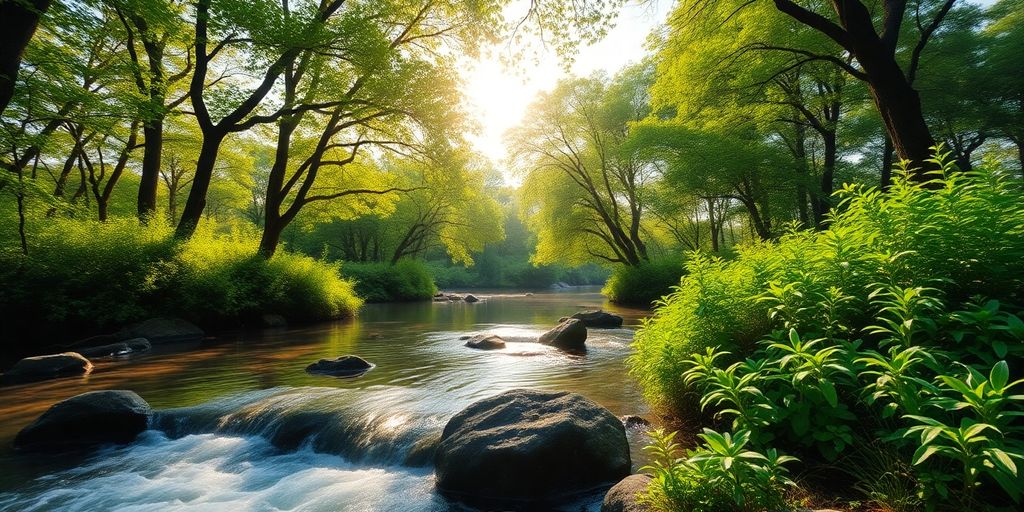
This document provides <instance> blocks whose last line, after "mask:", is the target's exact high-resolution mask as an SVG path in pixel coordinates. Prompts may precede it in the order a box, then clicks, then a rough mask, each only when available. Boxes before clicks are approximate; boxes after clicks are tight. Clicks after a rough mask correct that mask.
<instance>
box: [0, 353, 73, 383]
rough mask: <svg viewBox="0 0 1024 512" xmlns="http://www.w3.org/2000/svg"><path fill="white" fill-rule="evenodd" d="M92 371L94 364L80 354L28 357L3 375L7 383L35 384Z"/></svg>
mask: <svg viewBox="0 0 1024 512" xmlns="http://www.w3.org/2000/svg"><path fill="white" fill-rule="evenodd" d="M91 371H92V363H91V362H89V360H88V359H86V358H85V357H82V355H81V354H79V353H78V352H64V353H62V354H47V355H44V356H34V357H26V358H25V359H22V360H21V361H18V362H17V363H14V366H12V367H11V369H10V370H7V372H6V373H4V375H3V380H4V382H5V383H20V382H35V381H40V380H46V379H53V378H56V377H62V376H66V375H80V374H83V373H89V372H91Z"/></svg>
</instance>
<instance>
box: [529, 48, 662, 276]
mask: <svg viewBox="0 0 1024 512" xmlns="http://www.w3.org/2000/svg"><path fill="white" fill-rule="evenodd" d="M649 74H650V70H649V68H648V67H646V66H636V67H633V68H631V69H628V70H626V71H625V72H623V73H622V74H621V75H620V76H618V77H616V78H615V79H614V80H609V79H607V78H605V77H602V76H600V75H598V76H595V77H591V78H585V79H574V80H568V81H564V82H562V83H560V84H559V85H558V86H556V87H555V89H554V90H553V91H552V92H550V93H547V94H542V95H541V97H540V98H539V99H538V100H537V101H536V102H535V103H534V104H533V105H532V107H531V111H530V113H529V115H528V117H527V118H526V120H525V121H524V123H523V124H522V125H521V126H520V127H518V128H517V129H515V130H514V131H513V132H511V133H510V137H509V142H510V144H512V146H513V152H512V155H511V159H512V161H516V162H518V165H519V167H520V168H519V170H518V171H519V172H520V173H522V175H523V176H524V184H523V192H522V196H521V197H522V201H523V202H522V208H523V211H524V213H525V216H526V217H527V218H528V219H530V223H531V224H532V225H533V226H534V227H535V228H537V229H538V238H539V241H538V246H537V253H536V256H535V261H536V262H538V263H551V262H556V261H563V262H567V263H584V262H587V261H597V262H604V263H617V264H624V265H639V264H641V263H643V262H645V261H647V260H648V258H649V255H648V249H647V241H645V239H644V238H645V236H644V230H643V219H644V211H645V210H646V208H647V205H646V198H645V187H646V186H647V185H648V184H649V183H650V182H652V181H653V179H654V176H653V175H652V174H653V172H654V171H656V169H655V168H654V167H652V166H649V165H645V163H644V162H643V161H641V160H639V159H638V158H635V157H634V156H633V155H632V154H629V153H628V152H624V151H622V150H621V146H622V144H623V142H624V141H625V140H626V137H627V135H628V127H629V124H630V123H631V122H635V121H639V120H641V119H643V118H644V117H646V116H647V115H648V112H649V109H648V102H647V93H646V90H647V86H648V84H649V80H650V77H649Z"/></svg>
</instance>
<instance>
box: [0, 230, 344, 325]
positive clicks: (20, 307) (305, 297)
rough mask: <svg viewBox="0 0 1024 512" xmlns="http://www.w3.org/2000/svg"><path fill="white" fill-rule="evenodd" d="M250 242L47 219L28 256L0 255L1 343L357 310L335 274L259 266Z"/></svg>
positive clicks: (242, 236)
mask: <svg viewBox="0 0 1024 512" xmlns="http://www.w3.org/2000/svg"><path fill="white" fill-rule="evenodd" d="M257 241H258V239H257V238H256V237H255V235H254V234H252V233H243V232H240V231H236V232H232V233H229V234H215V233H214V230H213V228H207V229H202V230H200V231H198V232H197V233H196V235H195V236H194V237H193V238H192V239H191V240H189V241H188V242H185V243H179V242H176V241H175V240H174V239H173V238H172V237H171V232H170V230H169V229H168V228H165V227H156V226H154V227H146V228H144V227H141V226H140V225H139V223H138V221H137V220H135V219H114V220H110V221H108V222H105V223H100V222H95V221H85V220H75V219H59V218H54V219H47V220H46V222H45V223H41V224H40V225H39V226H38V227H37V228H36V229H35V230H34V231H33V233H32V236H31V237H30V238H29V243H30V246H29V256H24V255H22V254H21V253H20V251H18V250H16V249H17V245H14V244H10V243H8V244H4V247H5V250H4V251H3V252H0V283H2V290H0V308H2V311H3V312H4V317H5V318H4V322H3V323H4V327H3V328H4V331H5V333H4V334H5V336H4V337H5V338H7V339H11V338H13V336H14V335H15V334H19V335H23V336H24V335H25V334H26V333H37V334H38V335H40V336H43V335H56V336H61V335H63V334H64V333H65V332H66V333H68V334H69V335H76V333H78V334H79V335H80V334H81V333H82V332H97V331H102V330H109V329H113V328H117V327H120V326H121V325H123V324H125V323H128V322H131V321H135V320H139V319H142V318H145V317H148V316H155V315H174V316H180V317H183V318H186V319H189V320H192V321H195V322H198V323H201V324H228V325H234V324H239V323H245V322H247V321H249V320H252V319H254V318H256V317H257V316H258V315H259V314H260V313H277V314H281V315H284V316H285V317H286V318H289V319H291V320H314V319H325V318H334V317H340V316H350V315H353V314H354V313H355V312H356V310H357V309H358V308H359V305H360V300H359V299H358V298H357V297H356V296H355V294H354V292H353V289H352V284H351V283H349V282H348V281H345V280H343V279H342V278H341V276H340V274H339V273H338V269H337V267H335V266H333V265H330V264H326V263H322V262H318V261H316V260H314V259H312V258H309V257H305V256H299V255H294V254H290V253H288V252H286V251H279V253H278V254H277V255H276V256H275V257H274V258H273V259H271V260H269V261H267V260H265V259H263V258H261V257H259V256H256V255H255V253H256V251H255V250H256V244H257ZM56 326H59V327H60V328H61V329H62V330H63V332H58V331H56V330H53V329H51V327H56ZM54 341H56V340H50V342H51V343H52V342H54Z"/></svg>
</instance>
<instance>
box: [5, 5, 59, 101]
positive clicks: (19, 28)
mask: <svg viewBox="0 0 1024 512" xmlns="http://www.w3.org/2000/svg"><path fill="white" fill-rule="evenodd" d="M51 2H52V0H0V115H3V113H4V110H5V109H6V108H7V104H8V103H10V102H11V98H12V97H13V96H14V84H15V83H16V82H17V81H18V70H19V68H20V67H21V57H22V53H23V52H24V51H25V47H27V46H28V43H29V41H30V40H31V39H32V36H33V35H34V34H35V33H36V27H37V26H38V25H39V18H40V17H42V15H43V14H45V13H46V11H47V9H49V8H50V3H51Z"/></svg>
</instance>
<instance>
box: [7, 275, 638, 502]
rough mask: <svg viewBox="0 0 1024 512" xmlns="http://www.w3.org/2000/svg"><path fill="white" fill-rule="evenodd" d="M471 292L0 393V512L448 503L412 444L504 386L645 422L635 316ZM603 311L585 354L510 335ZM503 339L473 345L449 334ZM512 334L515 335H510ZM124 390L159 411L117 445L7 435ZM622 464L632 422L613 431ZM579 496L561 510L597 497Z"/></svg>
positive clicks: (178, 349)
mask: <svg viewBox="0 0 1024 512" xmlns="http://www.w3.org/2000/svg"><path fill="white" fill-rule="evenodd" d="M482 296H484V297H487V298H486V299H485V300H484V301H483V302H480V303H476V304H466V303H461V302H459V303H409V304H371V305H367V306H365V307H364V308H363V310H362V311H361V313H360V316H359V318H358V319H356V320H354V321H350V322H333V323H326V324H318V325H313V326H303V327H299V328H295V329H278V330H265V331H257V332H246V333H234V334H226V335H221V336H218V338H217V339H215V340H212V341H210V340H208V341H206V342H204V343H202V344H192V345H161V346H157V347H155V348H154V349H153V350H152V351H149V352H146V353H143V354H139V355H135V356H132V357H127V358H122V359H105V360H104V359H99V360H96V361H94V364H95V369H94V371H93V372H92V373H91V374H89V375H86V376H84V377H76V378H64V379H58V380H53V381H48V382H42V383H35V384H27V385H20V386H9V387H4V388H0V397H2V400H0V510H19V511H37V510H38V511H41V510H69V511H79V510H80V511H100V510H130V511H150V510H152V511H156V510H159V511H165V510H177V509H187V510H210V511H235V510H253V511H273V510H302V511H318V510H324V511H328V510H329V511H337V510H345V511H349V510H350V511H410V512H412V511H461V510H473V509H469V508H466V507H464V506H463V505H460V504H458V503H451V502H449V501H448V500H446V499H445V498H443V497H441V496H439V495H437V493H436V492H435V491H434V488H433V486H434V482H433V472H432V468H431V467H430V465H429V459H428V458H426V459H425V458H424V457H422V456H421V455H422V453H421V452H420V451H419V449H420V448H422V446H424V445H425V444H428V441H429V440H431V439H434V438H436V436H437V435H438V434H439V432H440V431H441V429H442V428H443V427H444V424H445V422H446V421H447V419H448V418H449V417H451V416H452V415H454V414H455V413H456V412H458V411H459V410H461V409H462V408H464V407H465V406H467V405H469V404H470V403H472V402H473V401H475V400H478V399H480V398H483V397H487V396H491V395H495V394H497V393H500V392H503V391H506V390H509V389H515V388H535V389H548V390H566V391H574V392H578V393H581V394H583V395H585V396H587V397H588V398H590V399H592V400H594V401H596V402H598V403H600V404H601V405H604V406H605V407H607V408H608V409H610V410H611V411H612V412H613V413H615V414H616V415H625V414H639V415H642V416H644V417H647V418H649V419H652V420H653V419H654V418H652V417H651V414H650V412H649V411H648V410H647V407H646V405H645V404H644V402H643V399H642V397H641V395H640V393H639V391H638V389H637V387H636V385H635V384H634V382H633V381H632V380H631V378H630V377H629V376H628V375H627V373H626V367H625V365H624V360H625V358H626V357H627V356H628V355H629V353H630V347H629V343H630V341H631V339H632V337H633V329H634V328H635V327H636V326H637V325H638V323H639V322H640V319H641V318H642V316H643V315H644V314H645V312H643V311H639V310H630V309H623V308H617V307H614V306H611V305H609V304H606V303H605V301H604V299H603V297H602V296H601V295H600V294H599V293H597V292H596V290H584V291H579V290H577V291H572V292H545V293H536V294H534V295H530V296H527V295H525V294H504V295H503V294H494V295H489V294H486V293H485V294H482ZM595 307H603V308H605V309H606V310H611V311H614V312H616V313H618V314H620V315H622V316H623V317H624V318H625V325H624V327H623V328H621V329H590V333H589V337H588V339H587V346H588V351H587V353H586V354H585V355H572V354H567V353H564V352H561V351H559V350H557V349H553V348H550V347H546V346H543V345H540V344H537V343H533V342H529V341H527V340H532V339H535V338H536V337H537V336H539V335H540V334H541V333H543V332H544V331H545V330H547V329H549V328H551V327H553V326H554V325H555V324H556V323H557V321H558V318H559V317H561V316H566V315H569V314H571V313H573V312H576V311H579V310H581V309H584V308H595ZM477 332H493V333H496V334H499V335H501V336H503V337H505V338H506V339H507V340H510V341H511V342H510V343H508V347H507V348H506V349H504V350H500V351H476V350H473V349H469V348H467V347H465V346H463V343H464V342H463V341H460V340H459V337H460V336H463V335H466V334H473V333H477ZM517 340H521V341H517ZM344 354H356V355H359V356H361V357H363V358H365V359H367V360H368V361H370V362H372V363H374V364H375V365H376V367H375V368H374V369H373V370H371V371H370V372H368V373H366V374H365V375H363V376H361V377H358V378H352V379H338V378H332V377H325V376H316V375H310V374H307V373H306V372H305V371H304V369H305V367H306V366H307V365H308V364H310V363H312V362H314V361H316V360H318V359H320V358H333V357H337V356H339V355H344ZM99 389H130V390H133V391H135V392H137V393H138V394H139V395H141V396H142V397H143V398H144V399H146V400H147V401H148V402H149V403H150V404H151V405H152V406H153V408H154V409H156V410H157V411H158V412H157V414H156V415H155V417H154V420H153V421H152V425H151V430H148V431H146V432H144V433H143V434H142V435H140V437H139V438H138V439H137V440H136V442H135V443H132V444H131V445H127V446H122V447H108V448H103V449H101V450H100V451H98V452H90V453H87V454H81V455H67V454H64V455H19V454H15V453H13V452H12V451H11V449H10V444H11V440H12V439H13V437H14V435H15V434H16V433H17V432H18V431H19V430H20V429H21V428H23V427H24V426H25V425H27V424H28V423H30V422H31V421H32V420H33V419H34V418H35V417H37V416H38V415H39V414H41V413H42V412H43V411H45V410H46V408H48V407H49V406H50V405H52V404H53V403H55V402H57V401H60V400H63V399H65V398H68V397H71V396H74V395H76V394H79V393H83V392H86V391H92V390H99ZM628 438H629V441H630V445H631V450H632V455H633V461H634V467H636V466H638V465H640V464H642V461H643V456H642V453H641V450H640V447H641V446H642V445H643V442H644V435H643V434H642V433H641V432H639V431H636V430H629V431H628ZM599 508H600V496H599V495H592V496H584V497H581V498H580V499H579V500H576V501H574V502H572V503H567V504H566V505H565V508H564V510H567V511H568V510H572V511H580V510H587V511H590V510H597V509H599Z"/></svg>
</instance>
